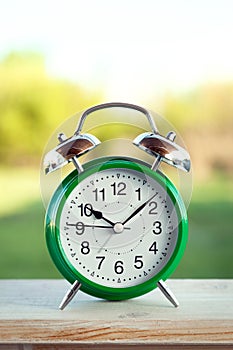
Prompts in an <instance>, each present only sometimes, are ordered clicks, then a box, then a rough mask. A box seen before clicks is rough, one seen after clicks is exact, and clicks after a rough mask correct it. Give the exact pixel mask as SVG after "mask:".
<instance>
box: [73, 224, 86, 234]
mask: <svg viewBox="0 0 233 350" xmlns="http://www.w3.org/2000/svg"><path fill="white" fill-rule="evenodd" d="M75 227H76V233H77V235H82V234H83V233H84V231H85V225H84V223H83V222H82V221H79V222H77V224H76V225H75Z"/></svg>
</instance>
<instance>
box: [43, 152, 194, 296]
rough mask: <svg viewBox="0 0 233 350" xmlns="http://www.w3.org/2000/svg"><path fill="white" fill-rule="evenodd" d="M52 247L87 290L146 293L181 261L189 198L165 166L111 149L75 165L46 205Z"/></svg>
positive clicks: (62, 266) (97, 293) (92, 292)
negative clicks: (121, 155) (158, 167)
mask: <svg viewBox="0 0 233 350" xmlns="http://www.w3.org/2000/svg"><path fill="white" fill-rule="evenodd" d="M45 232H46V241H47V246H48V249H49V252H50V255H51V257H52V259H53V261H54V263H55V265H56V266H57V268H58V270H59V271H60V272H61V273H62V275H63V276H64V277H65V278H66V279H67V280H68V281H69V282H70V283H73V282H74V281H76V280H78V281H79V282H80V283H81V285H82V286H81V290H83V291H84V292H86V293H88V294H90V295H93V296H96V297H100V298H104V299H110V300H123V299H129V298H133V297H136V296H139V295H142V294H145V293H147V292H149V291H151V290H152V289H154V288H156V286H157V282H158V281H159V280H166V279H167V278H168V276H170V275H171V273H172V272H173V271H174V269H175V268H176V267H177V265H178V263H179V261H180V259H181V257H182V255H183V252H184V249H185V246H186V242H187V235H188V222H187V214H186V209H185V206H184V203H183V201H182V199H181V196H180V194H179V193H178V191H177V189H176V188H175V186H174V185H173V184H172V182H171V181H170V180H169V179H168V178H167V177H166V176H165V175H164V174H162V173H161V172H159V171H153V170H151V169H150V166H149V165H147V164H146V163H144V162H142V161H139V160H137V159H132V158H119V157H105V158H99V159H96V160H94V161H90V162H88V163H86V164H85V165H84V171H83V172H82V173H80V174H78V172H77V170H74V171H73V172H72V173H70V174H69V175H68V176H67V177H66V178H65V179H64V180H63V182H62V183H61V184H60V186H59V187H58V188H57V190H56V191H55V193H54V195H53V197H52V199H51V201H50V204H49V206H48V209H47V213H46V220H45Z"/></svg>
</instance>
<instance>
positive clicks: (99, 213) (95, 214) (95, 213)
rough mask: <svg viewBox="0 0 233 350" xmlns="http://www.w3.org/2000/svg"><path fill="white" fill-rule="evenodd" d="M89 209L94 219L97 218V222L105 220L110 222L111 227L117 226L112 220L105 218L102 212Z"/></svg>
mask: <svg viewBox="0 0 233 350" xmlns="http://www.w3.org/2000/svg"><path fill="white" fill-rule="evenodd" d="M88 209H89V210H90V211H91V213H92V214H93V215H94V217H95V218H96V219H97V220H99V219H103V220H104V221H106V222H108V223H109V224H110V225H112V226H114V225H115V223H114V222H112V221H111V220H109V219H107V218H105V217H104V216H103V213H102V212H101V211H98V210H94V209H93V208H90V207H89V208H88Z"/></svg>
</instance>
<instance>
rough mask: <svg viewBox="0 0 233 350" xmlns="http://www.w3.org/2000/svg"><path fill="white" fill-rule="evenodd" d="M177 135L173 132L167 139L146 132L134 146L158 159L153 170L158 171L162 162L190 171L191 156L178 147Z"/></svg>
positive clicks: (137, 138) (135, 141) (136, 140)
mask: <svg viewBox="0 0 233 350" xmlns="http://www.w3.org/2000/svg"><path fill="white" fill-rule="evenodd" d="M175 137H176V134H175V133H174V132H173V131H171V132H169V133H168V135H167V136H166V137H164V136H162V135H160V134H158V133H152V132H145V133H143V134H140V135H139V136H137V137H136V138H135V139H134V141H133V144H134V145H135V146H137V147H139V148H140V149H142V150H143V151H145V152H147V153H149V154H150V155H152V156H154V157H156V160H155V162H154V164H153V165H152V169H153V170H157V168H158V165H159V163H160V162H161V161H164V162H166V163H168V164H170V165H172V166H174V167H176V168H178V169H181V170H184V171H187V172H188V171H189V170H190V156H189V154H188V152H187V151H186V150H185V149H184V148H182V147H181V146H179V145H177V144H176V143H175V142H174V140H175Z"/></svg>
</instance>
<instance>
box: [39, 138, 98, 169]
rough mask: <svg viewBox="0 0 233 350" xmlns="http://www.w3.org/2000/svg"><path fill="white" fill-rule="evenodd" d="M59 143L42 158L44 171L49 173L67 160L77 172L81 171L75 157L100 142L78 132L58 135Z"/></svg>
mask: <svg viewBox="0 0 233 350" xmlns="http://www.w3.org/2000/svg"><path fill="white" fill-rule="evenodd" d="M58 140H59V141H60V143H59V144H58V145H57V147H55V148H54V149H53V150H51V151H50V152H48V153H47V154H46V155H45V158H44V171H45V174H49V173H51V172H52V171H55V170H57V169H59V168H61V167H63V166H64V165H66V164H67V163H68V162H71V161H72V162H73V163H74V165H75V167H76V168H77V170H78V171H79V172H81V171H83V168H82V166H81V164H80V163H79V162H78V160H77V158H78V157H80V156H82V155H83V154H85V153H87V152H89V151H91V150H92V149H94V148H95V147H96V146H98V145H99V144H100V141H99V140H98V139H97V137H95V136H94V135H91V134H78V135H76V134H75V135H73V136H72V137H69V138H66V137H65V135H64V134H59V135H58Z"/></svg>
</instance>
